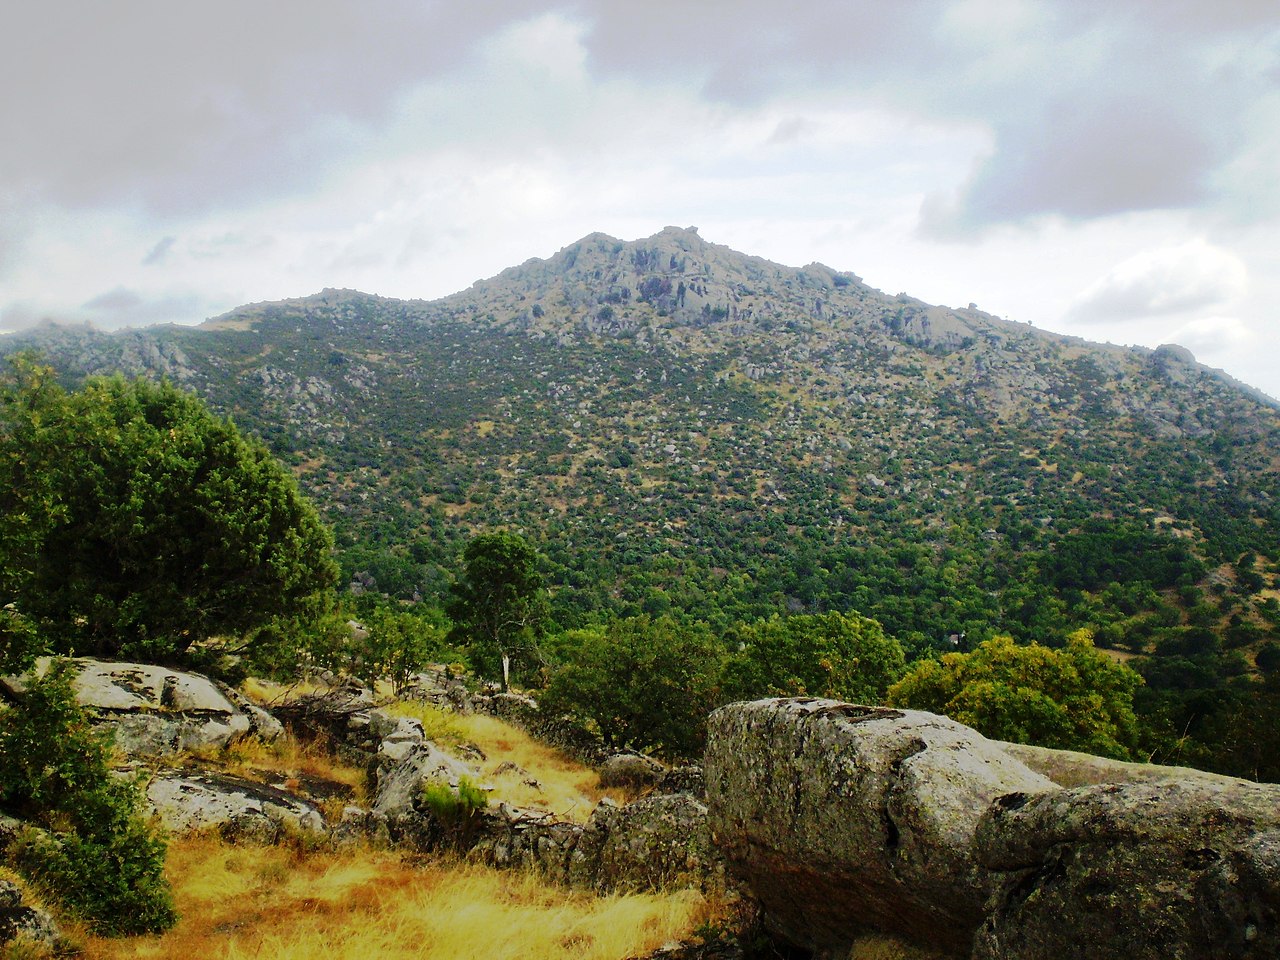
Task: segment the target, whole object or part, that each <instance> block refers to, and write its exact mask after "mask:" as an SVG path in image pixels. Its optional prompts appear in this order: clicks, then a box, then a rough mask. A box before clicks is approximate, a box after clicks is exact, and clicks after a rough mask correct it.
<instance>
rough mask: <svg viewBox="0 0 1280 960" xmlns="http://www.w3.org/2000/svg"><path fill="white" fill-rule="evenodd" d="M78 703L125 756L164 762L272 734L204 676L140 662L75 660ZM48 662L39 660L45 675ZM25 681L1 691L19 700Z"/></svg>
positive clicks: (5, 683)
mask: <svg viewBox="0 0 1280 960" xmlns="http://www.w3.org/2000/svg"><path fill="white" fill-rule="evenodd" d="M75 664H76V667H77V671H78V672H77V674H76V677H75V680H74V681H73V683H74V686H75V692H76V700H77V701H78V702H79V703H80V705H81V706H83V707H84V708H85V709H86V710H87V711H88V713H89V715H90V717H91V719H92V720H93V721H94V723H96V724H100V725H103V726H107V727H110V728H111V729H112V731H113V732H114V735H115V744H116V747H117V748H118V749H120V750H121V751H123V752H124V753H126V754H128V755H129V756H138V757H163V756H170V755H173V754H176V753H181V752H185V751H188V750H193V749H197V748H200V747H221V746H225V745H226V744H227V743H230V742H231V741H233V740H235V739H237V738H239V737H243V736H245V735H246V734H250V733H254V732H258V729H259V728H261V729H262V733H263V735H264V737H265V738H270V737H271V736H272V735H273V732H272V731H273V729H274V728H272V727H271V724H272V723H274V721H273V720H271V718H270V717H269V715H267V714H266V713H265V712H263V713H262V714H261V716H259V715H258V714H256V713H254V714H252V715H251V713H250V712H249V711H247V710H245V709H244V708H243V707H242V706H240V705H238V704H236V703H233V702H232V701H231V699H229V698H228V696H227V695H226V693H224V692H223V690H221V689H219V687H218V685H217V684H215V683H214V682H213V681H212V680H210V679H208V678H207V677H203V676H200V675H199V674H194V673H183V672H181V671H178V670H171V669H169V668H168V667H157V666H152V665H149V664H140V663H110V662H106V661H102V660H92V659H86V658H81V659H77V660H76V661H75ZM48 666H49V659H48V658H42V659H41V660H39V661H37V663H36V665H35V667H34V669H35V670H36V671H38V672H41V673H43V671H45V670H47V669H48ZM27 682H28V681H27V677H26V676H25V675H24V676H22V677H5V678H0V691H3V692H4V693H5V694H6V695H7V696H9V697H11V698H16V697H21V696H22V695H23V693H24V692H25V690H26V686H27Z"/></svg>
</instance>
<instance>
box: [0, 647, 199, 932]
mask: <svg viewBox="0 0 1280 960" xmlns="http://www.w3.org/2000/svg"><path fill="white" fill-rule="evenodd" d="M73 673H74V668H73V665H72V664H71V663H70V662H68V661H57V660H55V661H53V662H52V663H51V665H50V667H49V669H48V671H47V672H46V673H45V675H44V676H43V677H33V678H31V679H30V682H29V684H28V689H27V693H26V694H25V696H23V697H22V698H21V699H20V700H19V702H18V703H17V704H16V705H14V706H12V707H11V708H10V709H8V710H5V711H3V712H0V810H3V811H4V812H5V813H7V814H9V815H11V816H15V817H18V818H19V819H21V820H24V821H26V822H27V823H30V824H32V825H34V827H38V828H39V829H28V830H26V831H25V832H24V833H23V835H22V836H21V837H20V838H19V840H18V841H17V842H16V844H15V847H14V849H12V850H11V851H10V854H11V856H12V857H13V858H14V860H15V862H16V864H17V865H18V867H19V869H20V870H22V871H23V872H24V873H25V874H26V875H27V876H28V877H30V879H31V880H32V881H33V882H34V883H36V884H37V885H38V886H40V887H41V888H42V889H43V890H44V891H45V892H46V893H47V894H48V895H50V896H52V897H56V898H58V899H60V900H61V901H62V902H63V903H64V904H66V906H67V907H68V909H70V910H71V911H72V912H73V913H75V914H76V915H77V916H79V917H81V918H83V919H84V920H85V921H86V922H88V923H89V924H90V925H91V926H92V927H93V928H94V929H96V930H98V931H100V932H103V933H109V934H137V933H155V932H160V931H163V930H166V929H168V928H169V927H171V926H172V925H173V923H174V922H175V921H176V919H177V917H176V915H175V913H174V910H173V903H172V898H171V896H170V891H169V886H168V884H167V883H166V881H165V879H164V875H163V872H162V871H163V866H164V855H165V847H164V843H163V841H161V840H160V838H159V837H157V836H156V835H155V834H154V833H153V832H152V831H151V829H150V828H149V827H148V825H147V823H146V821H145V820H144V819H143V818H142V814H141V797H140V793H139V790H138V787H137V785H136V784H135V783H134V782H133V781H130V780H124V779H121V778H118V777H116V776H114V775H113V774H112V773H111V770H110V768H109V766H108V762H107V760H108V755H109V750H110V744H109V742H108V741H107V740H105V739H103V738H102V737H101V736H99V735H98V734H97V733H95V732H94V730H93V729H92V727H91V726H90V725H89V722H88V720H87V718H86V717H85V715H84V712H83V710H81V709H80V707H79V706H78V704H77V703H76V701H75V695H74V692H73V689H72V675H73Z"/></svg>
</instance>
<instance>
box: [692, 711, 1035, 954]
mask: <svg viewBox="0 0 1280 960" xmlns="http://www.w3.org/2000/svg"><path fill="white" fill-rule="evenodd" d="M705 776H706V785H707V803H708V807H709V811H710V812H709V822H710V826H711V830H712V833H713V835H714V836H715V838H716V841H717V844H718V846H719V848H720V851H721V853H722V854H723V855H724V856H725V858H726V860H727V861H728V864H729V868H730V870H731V872H732V873H733V874H735V875H736V876H737V877H739V878H740V879H742V880H743V881H745V882H746V884H747V886H748V888H749V889H750V891H751V892H752V893H753V894H754V895H755V896H756V897H757V898H758V899H759V901H760V902H761V905H762V907H763V909H764V911H765V915H766V918H767V921H768V923H769V924H770V925H771V927H772V928H773V929H775V930H776V931H777V932H778V933H780V934H781V935H782V936H783V937H785V938H786V939H787V940H789V941H791V942H792V943H794V944H796V945H797V946H799V947H802V948H804V949H807V950H810V951H814V952H816V953H819V954H829V955H837V954H838V955H841V956H843V955H845V954H847V952H848V949H849V946H850V944H852V943H853V942H854V941H855V940H856V939H857V938H858V937H859V936H860V935H862V934H865V933H867V932H868V931H870V930H879V931H885V932H888V933H891V934H894V935H897V936H901V937H903V938H904V939H906V940H908V941H910V942H916V943H921V944H922V945H925V946H931V947H936V948H938V949H942V950H946V951H950V952H952V953H954V954H956V955H958V956H966V955H967V953H968V951H969V949H970V946H971V943H972V940H973V936H974V933H975V932H976V931H977V929H978V927H979V926H980V925H981V923H982V921H983V919H984V917H985V909H984V908H985V904H986V901H987V899H988V897H989V895H990V894H991V893H992V892H993V890H994V888H995V880H994V878H993V877H992V875H991V873H990V870H989V868H988V867H987V866H986V865H985V864H983V863H981V862H979V860H978V858H977V856H976V853H975V850H974V846H973V839H974V835H975V832H976V831H977V828H978V824H979V822H980V821H981V819H982V817H983V815H984V814H985V813H986V811H987V809H988V807H989V806H990V805H991V803H992V802H993V801H994V800H995V799H996V798H998V797H1001V796H1004V795H1006V794H1010V793H1015V792H1019V793H1022V794H1024V795H1027V796H1032V795H1034V794H1037V793H1041V792H1046V791H1052V790H1055V789H1057V788H1056V787H1055V786H1054V784H1053V783H1052V782H1050V781H1049V780H1048V779H1046V778H1045V777H1042V776H1040V775H1039V774H1037V773H1035V772H1033V771H1032V770H1030V769H1028V768H1027V767H1026V766H1025V765H1024V764H1022V763H1020V762H1019V761H1017V760H1015V759H1013V758H1012V757H1010V756H1009V755H1008V754H1006V753H1005V752H1004V751H1003V750H1001V749H1000V748H999V747H998V746H997V745H995V744H993V743H992V742H990V741H988V740H986V739H985V738H984V737H982V736H981V735H980V734H978V733H977V732H975V731H973V730H971V729H969V728H968V727H965V726H963V725H961V724H958V723H955V722H953V721H951V720H948V719H946V718H945V717H938V716H934V715H933V714H928V713H922V712H918V711H904V710H890V709H886V708H880V707H864V706H854V705H851V704H846V703H838V702H836V701H832V700H818V699H811V698H799V699H775V700H760V701H755V702H752V703H736V704H730V705H729V706H727V707H723V708H721V709H720V710H717V711H716V712H715V713H713V714H712V715H711V718H710V720H709V728H708V746H707V752H706V763H705Z"/></svg>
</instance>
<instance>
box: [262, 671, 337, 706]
mask: <svg viewBox="0 0 1280 960" xmlns="http://www.w3.org/2000/svg"><path fill="white" fill-rule="evenodd" d="M330 689H331V688H330V687H329V685H328V684H324V683H321V682H320V681H318V680H295V681H294V682H293V683H276V682H275V681H273V680H263V679H260V678H259V677H248V678H246V679H245V680H244V681H243V682H242V683H241V684H240V692H241V693H243V694H244V695H245V696H246V697H248V698H249V699H250V700H252V701H253V702H254V703H256V704H258V705H259V706H264V707H270V706H272V705H273V704H274V705H279V704H282V703H289V702H290V701H292V700H297V699H299V698H300V697H307V696H311V695H312V694H317V693H326V692H327V691H328V690H330Z"/></svg>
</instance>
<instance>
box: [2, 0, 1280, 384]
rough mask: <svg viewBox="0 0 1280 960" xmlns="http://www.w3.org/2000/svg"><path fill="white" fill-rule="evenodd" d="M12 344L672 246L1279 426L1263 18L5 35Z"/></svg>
mask: <svg viewBox="0 0 1280 960" xmlns="http://www.w3.org/2000/svg"><path fill="white" fill-rule="evenodd" d="M0 91H2V92H0V329H8V330H12V329H17V328H19V327H22V326H25V325H27V324H29V323H32V322H35V321H38V320H40V319H43V318H46V317H52V318H57V319H61V320H74V321H84V320H88V321H91V322H92V323H94V324H95V325H98V326H100V327H104V328H112V327H117V326H120V325H123V324H146V323H155V322H162V321H170V320H172V321H178V322H184V323H186V322H195V321H199V320H201V319H204V318H205V317H208V316H212V315H215V314H218V313H221V312H223V311H225V310H228V309H230V308H231V307H234V306H237V305H239V304H241V303H245V302H250V301H258V300H273V299H279V298H283V297H290V296H303V295H306V294H310V293H314V292H317V291H318V290H320V289H321V288H322V287H326V286H329V287H355V288H358V289H360V290H365V291H368V292H371V293H378V294H383V295H386V296H394V297H426V298H432V297H437V296H443V295H444V294H447V293H452V292H454V291H456V290H459V289H462V288H464V287H466V286H469V285H470V284H471V283H472V282H473V281H475V280H477V279H480V278H482V277H488V276H492V275H493V274H495V273H497V272H498V271H500V270H502V269H503V268H505V267H508V266H512V265H514V264H517V263H520V262H523V261H524V260H527V259H528V258H530V257H534V256H537V257H547V256H550V255H551V254H553V253H554V252H555V251H556V250H558V249H560V248H561V247H563V246H566V245H567V244H569V243H572V242H573V241H574V240H577V239H579V238H580V237H582V236H584V235H585V234H587V233H590V232H592V231H596V230H600V231H604V232H606V233H609V234H612V235H614V236H617V237H620V238H622V239H627V240H631V239H636V238H638V237H644V236H648V235H650V234H652V233H655V232H657V231H658V230H660V229H661V228H662V227H664V226H666V225H668V224H674V225H677V226H697V227H698V228H699V231H700V233H701V234H702V236H703V237H704V238H706V239H708V240H710V241H712V242H715V243H724V244H728V245H729V246H732V247H734V248H736V249H738V250H742V251H744V252H746V253H751V254H756V255H760V256H764V257H767V258H769V259H771V260H776V261H779V262H781V263H785V264H789V265H793V266H801V265H804V264H806V263H809V262H811V261H814V260H818V261H822V262H823V263H826V264H828V265H830V266H832V267H835V268H837V269H840V270H852V271H854V272H856V273H857V274H859V275H860V276H862V277H863V278H864V279H865V280H866V281H867V282H868V283H870V284H871V285H872V286H875V287H878V288H880V289H882V290H885V291H886V292H889V293H897V292H899V291H906V292H907V293H910V294H912V295H913V296H917V297H920V298H921V299H924V300H927V301H929V302H932V303H945V304H949V305H951V306H964V305H966V304H968V303H969V302H970V301H975V302H976V303H977V304H978V305H979V306H980V307H982V308H983V309H986V310H989V311H991V312H992V313H996V314H999V315H1001V316H1007V317H1008V318H1009V319H1011V320H1021V321H1030V322H1033V323H1035V324H1036V325H1037V326H1042V327H1046V328H1049V329H1052V330H1057V331H1060V332H1064V333H1074V334H1078V335H1081V336H1085V337H1088V338H1090V339H1094V340H1105V341H1111V342H1113V343H1138V344H1144V345H1147V346H1152V347H1154V346H1157V345H1158V344H1160V343H1167V342H1175V343H1180V344H1182V345H1184V346H1186V347H1189V348H1190V349H1191V350H1192V351H1193V352H1194V353H1195V354H1196V356H1197V358H1199V359H1200V360H1202V361H1203V362H1205V363H1208V364H1210V365H1213V366H1217V367H1222V368H1224V369H1226V370H1227V371H1228V372H1229V373H1231V374H1233V375H1235V376H1237V377H1239V378H1240V379H1242V380H1244V381H1246V382H1247V383H1250V384H1253V385H1255V386H1258V387H1261V388H1262V389H1264V390H1266V391H1267V392H1268V393H1270V394H1271V395H1273V396H1277V397H1280V350H1277V346H1276V344H1277V341H1278V340H1280V310H1278V309H1277V306H1276V305H1277V304H1280V3H1276V0H1216V2H1214V3H1210V2H1208V0H892V2H890V0H832V2H823V0H814V2H801V3H778V2H776V0H769V2H764V0H732V2H730V0H683V2H679V3H676V2H667V0H646V2H643V3H635V2H628V3H620V2H617V3H604V2H594V3H593V2H588V0H581V2H566V3H560V4H552V3H538V2H521V0H489V2H486V0H472V2H471V3H467V4H462V3H452V4H451V3H445V2H428V0H414V2H410V0H363V2H356V0H351V2H345V0H307V2H305V3H304V2H297V0H272V2H268V3H263V2H260V0H253V2H249V0H219V2H218V3H199V4H197V3H191V2H187V0H152V2H141V0H112V2H111V3H102V2H101V0H79V2H70V0H47V2H44V3H34V2H33V3H22V2H8V3H4V4H3V5H0Z"/></svg>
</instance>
